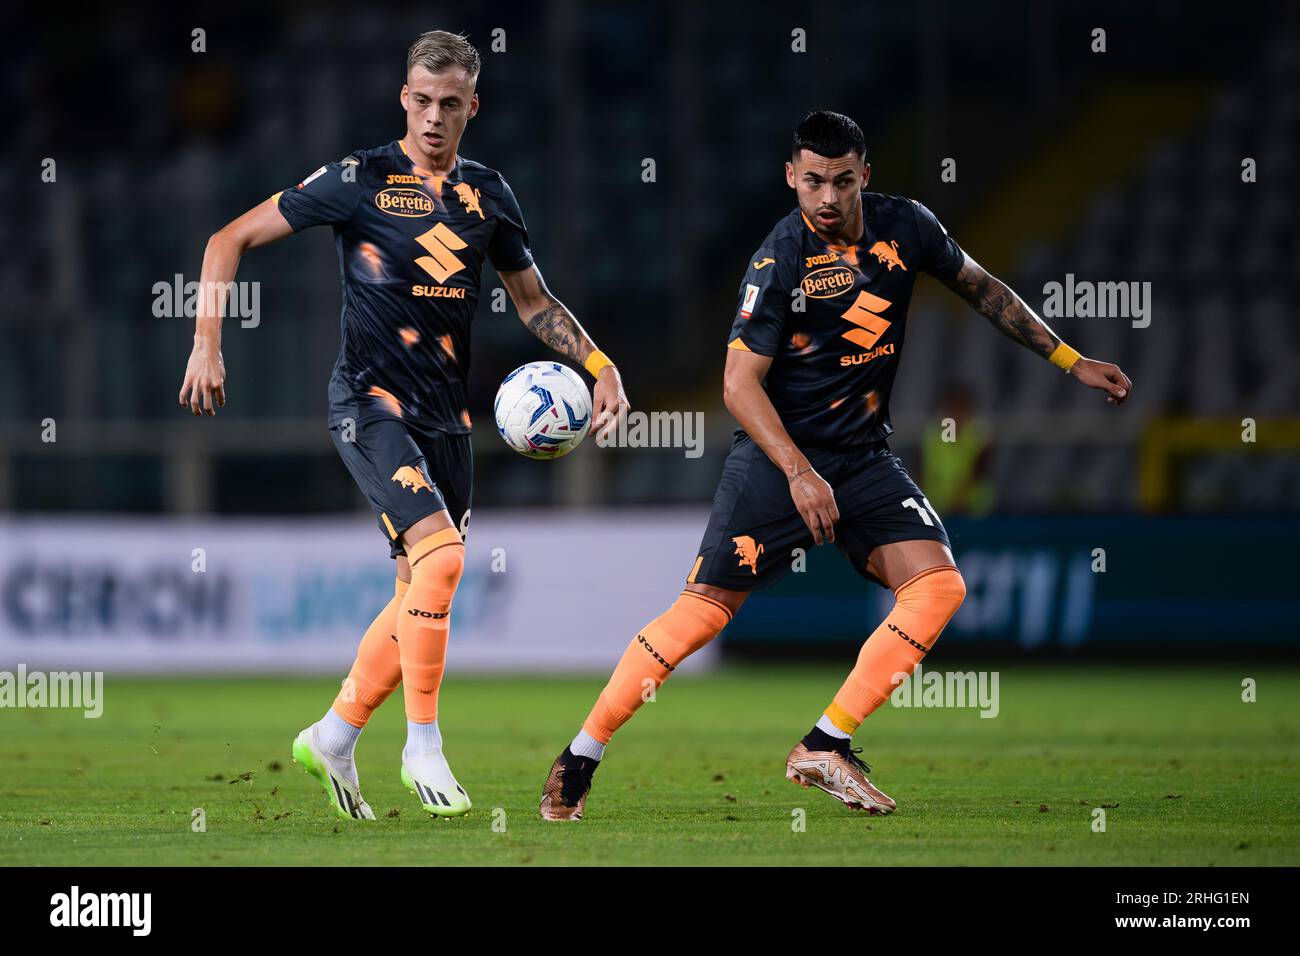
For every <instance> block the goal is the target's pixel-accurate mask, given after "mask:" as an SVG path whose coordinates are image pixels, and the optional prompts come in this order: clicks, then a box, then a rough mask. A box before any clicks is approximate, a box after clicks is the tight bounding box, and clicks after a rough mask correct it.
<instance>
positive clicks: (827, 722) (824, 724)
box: [817, 714, 853, 740]
mask: <svg viewBox="0 0 1300 956" xmlns="http://www.w3.org/2000/svg"><path fill="white" fill-rule="evenodd" d="M817 729H818V730H821V731H824V732H825V733H828V734H830V735H831V736H832V737H838V738H839V739H840V740H852V739H853V735H852V734H846V733H845V732H844V731H842V730H840V728H838V727H836V726H835V725H834V724H833V723H831V719H830V718H829V717H827V716H826V715H825V714H822V715H821V716H820V717H819V718H817Z"/></svg>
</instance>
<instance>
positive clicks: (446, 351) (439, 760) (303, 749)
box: [180, 30, 627, 820]
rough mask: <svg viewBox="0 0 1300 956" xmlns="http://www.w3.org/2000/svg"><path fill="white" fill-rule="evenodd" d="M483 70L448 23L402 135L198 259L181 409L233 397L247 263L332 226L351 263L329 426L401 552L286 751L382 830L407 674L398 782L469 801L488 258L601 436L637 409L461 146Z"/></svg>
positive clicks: (440, 809) (412, 71)
mask: <svg viewBox="0 0 1300 956" xmlns="http://www.w3.org/2000/svg"><path fill="white" fill-rule="evenodd" d="M479 68H480V59H479V54H478V51H477V50H475V49H474V47H473V46H471V45H470V44H469V42H468V41H466V39H465V38H464V37H461V36H457V35H455V34H452V33H447V32H445V31H442V30H436V31H433V32H430V33H425V34H423V35H422V36H420V37H419V38H418V39H417V40H416V41H415V43H414V44H413V45H412V46H411V48H410V50H409V51H408V54H407V62H406V82H405V84H404V85H403V86H402V89H401V103H402V108H403V109H404V110H405V112H406V132H405V135H404V136H403V137H402V138H401V139H399V140H396V141H395V142H392V143H389V144H388V145H386V146H379V147H376V148H374V149H365V150H359V151H357V152H355V153H352V154H351V155H349V156H347V157H345V158H344V159H343V160H342V161H340V162H336V163H329V164H327V165H325V166H322V167H321V168H320V169H318V170H316V172H314V173H312V174H311V175H310V176H308V177H307V178H306V179H304V180H303V181H302V182H301V183H299V184H298V185H297V186H295V187H293V188H292V189H286V190H284V191H283V192H279V193H276V194H275V195H274V196H272V197H271V198H270V199H268V200H266V201H265V202H263V203H261V204H260V205H258V206H256V207H254V208H253V209H252V210H250V211H249V212H247V213H245V214H244V215H243V216H240V217H239V218H238V219H236V220H235V221H234V222H232V223H230V224H229V225H227V226H225V227H224V228H223V229H221V230H220V231H219V232H217V233H216V234H215V235H213V236H212V238H211V240H210V241H209V242H208V247H207V251H206V252H205V254H204V257H203V273H202V278H201V289H202V290H205V291H206V290H213V292H214V294H213V295H206V294H205V295H201V296H200V309H199V313H198V317H197V320H196V333H195V337H194V350H193V352H192V354H191V355H190V359H189V365H188V367H187V368H186V370H185V381H184V384H183V385H182V386H181V391H180V404H181V405H182V406H188V407H189V409H190V411H191V412H193V413H194V414H195V415H201V414H204V413H206V414H208V415H214V414H216V407H215V406H220V405H224V404H225V395H226V393H225V379H226V372H225V365H224V363H223V361H222V358H221V344H220V343H221V316H222V312H223V306H224V295H223V290H224V289H228V288H229V283H231V281H232V280H233V279H234V277H235V271H236V269H237V268H238V265H239V260H240V257H241V256H242V255H243V254H244V253H245V252H247V251H248V250H249V249H255V248H257V247H258V246H263V245H266V244H267V243H269V242H274V241H275V240H277V239H281V238H283V237H285V236H287V235H289V234H290V233H293V232H299V231H301V230H303V229H306V228H308V227H311V226H318V225H328V226H330V227H331V228H333V230H334V236H335V242H336V245H337V247H338V254H339V264H340V267H341V269H342V272H343V314H342V320H341V325H342V342H341V346H340V349H339V356H338V361H337V362H336V363H335V365H334V372H333V374H332V375H331V377H330V383H329V410H330V414H329V427H330V434H331V436H332V437H333V439H334V444H335V447H336V448H337V449H338V452H339V455H340V456H341V457H342V458H343V463H344V464H345V465H346V466H347V468H348V471H349V472H350V473H351V474H352V477H353V478H354V479H355V480H356V482H357V484H358V485H359V486H360V487H361V490H362V491H363V492H364V493H365V495H366V498H367V499H368V500H369V502H370V505H371V507H372V508H373V509H374V512H375V517H376V519H377V521H378V523H379V528H380V530H381V531H382V532H383V534H384V537H385V538H386V539H387V541H388V542H389V551H390V554H391V556H392V557H394V558H396V560H397V582H396V587H395V594H394V596H393V598H392V600H391V601H389V603H388V605H387V606H386V607H385V608H384V609H383V610H382V611H381V612H380V613H379V615H378V617H376V618H375V620H374V623H372V624H371V625H370V628H369V630H367V631H366V634H365V636H364V637H363V638H362V641H361V646H360V648H359V650H358V652H357V657H356V662H355V663H354V664H353V665H352V670H351V672H350V673H349V675H348V678H347V680H345V681H344V682H343V688H342V690H341V691H340V692H339V694H338V696H337V697H336V699H335V700H334V703H333V705H332V706H331V707H330V709H329V710H328V711H326V713H325V716H324V717H323V718H321V720H319V721H317V722H316V723H315V724H313V725H312V726H310V727H308V728H307V729H306V730H304V731H302V733H300V734H299V735H298V737H297V739H296V740H295V741H294V744H293V755H294V758H295V759H296V760H297V761H298V762H299V763H301V764H302V765H303V766H304V767H305V768H306V769H307V770H308V772H310V773H311V774H312V775H313V776H315V777H316V778H317V779H318V780H319V781H320V783H321V785H322V786H323V787H324V789H325V792H326V794H327V795H328V797H329V799H330V802H331V803H332V804H333V806H334V809H335V811H336V812H337V813H338V814H340V815H341V816H344V817H348V818H352V819H366V820H372V819H374V813H373V812H372V810H371V809H370V806H369V805H368V804H367V803H366V801H365V800H364V799H362V796H361V791H360V787H359V784H358V781H357V772H356V766H355V764H354V762H353V751H354V748H355V746H356V742H357V739H358V737H359V736H360V734H361V730H362V728H363V727H365V725H366V722H367V721H368V720H369V719H370V715H371V714H372V713H373V712H374V711H375V709H376V708H377V707H378V706H379V705H380V704H381V703H383V701H384V700H385V699H386V698H387V697H388V696H389V695H390V694H391V693H392V692H393V691H394V690H395V689H396V688H397V686H398V684H399V683H401V684H402V685H403V686H404V697H405V704H406V718H407V741H406V748H405V749H404V751H403V753H402V774H401V776H402V781H403V782H404V783H405V784H406V785H407V787H409V788H410V789H411V790H412V792H414V793H415V794H416V795H417V796H418V797H419V800H420V804H421V805H422V806H423V807H424V809H425V810H427V811H428V812H429V813H432V814H436V815H439V816H459V815H460V814H463V813H466V812H468V811H469V809H470V806H471V804H470V798H469V796H468V794H466V792H465V790H464V789H463V788H462V787H461V786H460V784H459V783H457V781H456V778H455V777H454V776H453V775H452V772H451V768H450V767H449V766H448V765H447V760H446V758H445V757H444V756H443V748H442V735H441V733H440V732H439V730H438V720H437V717H438V688H439V686H440V684H441V682H442V673H443V667H444V662H445V658H446V651H447V638H448V632H449V625H450V613H451V605H452V599H453V597H454V595H455V593H456V587H457V584H458V583H459V581H460V577H461V572H462V569H463V566H464V557H465V546H464V538H465V534H466V530H467V527H468V523H469V512H470V486H471V480H472V462H471V458H470V418H469V412H468V410H467V408H466V395H465V378H466V374H467V372H468V370H469V361H470V348H469V347H470V335H469V333H470V321H471V319H472V318H473V316H474V309H475V305H476V303H477V302H478V297H479V291H480V284H481V273H482V268H483V263H484V261H485V260H486V261H489V262H491V264H492V267H493V268H494V269H496V271H497V273H498V275H500V277H501V281H502V283H503V284H504V285H505V288H506V290H507V291H508V292H509V293H510V297H511V299H512V300H513V301H514V304H515V307H516V309H518V311H519V316H520V318H521V319H522V320H523V322H524V323H525V324H526V325H527V326H528V328H529V329H530V330H531V331H532V332H533V334H535V335H536V336H537V337H538V338H539V339H541V340H542V341H543V342H545V343H546V344H547V345H549V346H551V347H552V348H553V349H555V350H556V351H557V352H559V353H560V354H561V355H562V356H564V357H565V358H567V359H569V360H571V361H573V362H575V363H578V364H580V365H583V366H585V367H586V369H587V371H588V372H589V373H590V374H591V375H592V377H593V378H594V379H595V388H594V394H593V403H592V415H593V426H592V427H593V428H594V429H596V430H597V431H598V433H601V432H607V431H609V430H610V429H613V428H615V427H616V426H617V422H618V419H619V418H620V417H621V416H622V415H623V414H624V413H625V412H626V409H627V398H626V397H625V395H624V393H623V385H622V381H621V379H620V377H619V373H618V370H617V369H616V368H615V367H614V365H613V364H612V363H611V362H610V360H609V359H608V358H607V357H606V356H605V355H604V353H603V352H601V351H600V350H599V349H597V348H596V346H595V344H594V343H593V342H592V340H591V339H590V338H589V337H588V335H587V334H586V332H584V331H583V329H582V327H581V326H580V325H579V324H578V321H577V320H576V319H575V318H574V317H573V315H572V314H571V313H570V312H569V310H568V309H566V308H565V307H564V306H563V305H562V304H561V303H560V301H559V300H558V299H556V298H555V297H554V296H552V295H551V293H550V292H549V291H548V290H547V288H546V284H545V283H544V282H543V281H542V276H541V273H540V272H539V271H538V270H537V267H536V266H535V265H534V264H533V257H532V253H531V252H530V251H529V246H528V232H527V230H526V229H525V228H524V219H523V215H522V214H521V213H520V211H519V204H518V203H517V202H516V201H515V197H514V193H512V192H511V190H510V187H509V186H508V185H507V184H506V181H505V180H504V179H503V178H502V177H501V174H500V173H497V172H494V171H493V170H491V169H488V168H487V167H485V166H482V165H480V164H478V163H475V162H473V161H471V160H468V159H464V158H462V157H461V156H460V155H459V154H458V149H459V147H460V141H461V136H462V135H463V134H464V132H465V126H466V124H467V123H468V122H469V120H470V119H471V118H472V117H473V116H474V115H475V114H476V113H477V112H478V108H479V98H478V94H477V93H475V85H476V83H477V80H478V75H479Z"/></svg>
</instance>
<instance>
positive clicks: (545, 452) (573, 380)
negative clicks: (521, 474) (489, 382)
mask: <svg viewBox="0 0 1300 956" xmlns="http://www.w3.org/2000/svg"><path fill="white" fill-rule="evenodd" d="M492 413H493V415H495V416H496V420H497V431H499V432H500V433H501V437H502V438H504V439H505V440H506V444H507V445H509V446H510V447H511V448H513V449H514V450H515V451H517V452H519V454H521V455H524V456H525V457H528V458H559V457H560V456H561V455H567V454H568V453H569V452H571V451H573V449H575V448H577V447H578V446H579V445H581V444H582V439H583V438H585V437H586V435H587V428H588V426H589V425H590V424H591V392H589V391H588V390H587V384H586V383H585V382H584V381H583V380H582V379H581V378H580V377H579V376H578V373H577V372H575V371H573V369H571V368H569V367H568V366H565V365H561V364H560V363H559V362H529V363H528V364H527V365H521V366H519V368H517V369H515V370H514V371H513V372H511V373H510V374H509V375H507V376H506V377H505V380H504V381H503V382H502V383H501V387H500V388H498V389H497V398H496V401H495V402H493V404H492Z"/></svg>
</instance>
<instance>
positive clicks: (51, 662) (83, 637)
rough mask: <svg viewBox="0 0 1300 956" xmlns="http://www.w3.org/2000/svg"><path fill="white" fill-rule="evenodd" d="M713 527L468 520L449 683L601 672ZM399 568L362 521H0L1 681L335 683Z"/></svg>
mask: <svg viewBox="0 0 1300 956" xmlns="http://www.w3.org/2000/svg"><path fill="white" fill-rule="evenodd" d="M706 519H707V513H706V512H704V511H702V510H700V509H690V510H686V511H662V510H654V511H642V510H618V511H609V512H572V511H561V510H556V511H512V512H509V511H499V512H495V513H492V512H488V513H484V514H479V513H478V512H477V511H476V512H475V513H474V514H473V516H472V519H471V524H470V531H469V540H468V548H467V553H466V567H465V575H464V577H463V579H462V581H461V585H460V589H459V590H458V592H457V594H456V601H455V604H454V605H453V609H452V636H451V644H450V647H449V650H448V658H447V664H448V668H449V669H454V670H458V671H483V670H497V671H514V672H530V671H569V672H580V671H586V672H605V671H609V670H611V669H612V668H613V666H614V664H615V663H616V662H617V661H618V658H619V656H620V655H621V654H622V653H623V650H624V648H625V647H626V646H627V644H628V642H629V641H630V640H631V639H632V638H633V637H635V636H636V633H637V631H638V629H640V628H641V627H643V626H644V625H645V624H646V623H647V622H649V621H650V620H651V619H652V618H654V617H655V616H657V615H658V614H660V613H662V612H663V611H664V610H665V609H666V608H667V607H668V605H669V604H671V603H672V601H673V600H674V599H675V598H676V596H677V594H678V592H680V591H681V589H682V584H683V582H684V580H685V578H686V575H687V574H688V573H689V572H690V569H691V564H692V562H693V561H694V558H695V551H696V548H697V546H698V545H699V540H700V535H701V534H702V532H703V530H704V524H705V521H706ZM394 569H395V564H394V562H393V561H391V560H390V559H389V558H388V557H387V546H386V544H385V541H384V539H383V536H382V535H381V534H380V533H379V531H378V530H377V528H376V527H375V524H374V522H373V521H372V520H370V519H369V518H360V517H358V518H352V517H346V518H328V519H308V520H270V519H266V520H262V519H247V518H241V519H230V520H226V519H205V520H201V521H184V520H177V519H163V518H159V519H154V518H112V519H109V518H97V517H77V518H62V517H60V518H57V519H56V518H50V519H31V518H23V519H15V518H10V519H3V520H0V669H3V670H12V669H13V668H14V667H16V666H17V665H18V664H19V663H22V664H25V665H26V666H27V667H28V669H29V670H30V669H35V668H40V669H47V670H65V669H75V670H108V671H115V672H127V671H131V672H159V673H163V672H198V671H224V672H236V671H238V672H261V671H280V672H304V673H325V674H342V673H344V672H345V671H346V669H347V667H348V665H349V664H350V663H351V661H352V656H353V653H354V652H355V650H356V646H357V642H358V641H359V640H360V638H361V635H362V633H363V632H364V631H365V629H366V627H367V625H369V623H370V621H371V620H372V619H373V618H374V616H375V614H376V613H377V612H378V611H379V610H380V609H381V608H382V607H383V605H384V604H385V603H386V602H387V601H388V600H389V598H390V597H391V596H392V593H393V578H394ZM715 653H716V649H715V648H712V647H710V648H705V649H704V650H703V651H701V652H700V653H699V654H696V655H694V656H693V657H692V658H691V660H690V662H689V663H688V664H687V667H688V668H691V669H694V668H697V667H701V666H708V665H709V663H710V662H711V660H712V659H713V658H714V656H715Z"/></svg>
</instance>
